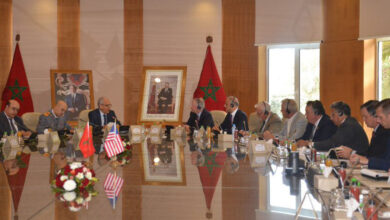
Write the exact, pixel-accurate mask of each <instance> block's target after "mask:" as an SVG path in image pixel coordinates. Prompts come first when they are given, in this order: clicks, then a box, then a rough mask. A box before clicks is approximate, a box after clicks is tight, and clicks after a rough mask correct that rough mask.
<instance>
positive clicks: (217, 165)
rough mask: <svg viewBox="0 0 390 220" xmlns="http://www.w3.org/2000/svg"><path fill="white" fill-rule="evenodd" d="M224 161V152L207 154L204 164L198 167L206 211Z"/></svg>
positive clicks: (209, 207)
mask: <svg viewBox="0 0 390 220" xmlns="http://www.w3.org/2000/svg"><path fill="white" fill-rule="evenodd" d="M225 160H226V153H225V152H218V153H217V152H212V151H211V152H208V153H206V155H205V164H204V165H203V166H200V167H198V171H199V176H200V181H201V182H202V187H203V193H204V197H205V200H206V206H207V209H208V210H210V209H211V201H212V200H213V196H214V192H215V187H216V186H217V183H218V180H219V177H220V176H221V171H222V168H223V165H224V163H225Z"/></svg>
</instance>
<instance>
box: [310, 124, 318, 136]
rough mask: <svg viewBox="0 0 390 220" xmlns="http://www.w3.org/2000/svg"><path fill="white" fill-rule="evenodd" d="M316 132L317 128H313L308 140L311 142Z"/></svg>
mask: <svg viewBox="0 0 390 220" xmlns="http://www.w3.org/2000/svg"><path fill="white" fill-rule="evenodd" d="M316 130H317V126H315V125H314V126H313V132H311V135H310V140H313V138H314V135H315V133H316Z"/></svg>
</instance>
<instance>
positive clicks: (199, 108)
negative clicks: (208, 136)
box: [185, 98, 214, 132]
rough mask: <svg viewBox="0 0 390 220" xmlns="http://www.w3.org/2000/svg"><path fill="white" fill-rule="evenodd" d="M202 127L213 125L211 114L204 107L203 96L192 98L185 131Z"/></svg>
mask: <svg viewBox="0 0 390 220" xmlns="http://www.w3.org/2000/svg"><path fill="white" fill-rule="evenodd" d="M201 127H203V128H204V129H206V128H207V127H210V128H212V127H214V121H213V116H212V115H211V114H210V112H208V111H207V110H206V109H205V103H204V100H203V98H194V100H192V105H191V113H190V118H189V119H188V121H187V124H186V125H185V128H186V131H187V132H193V131H194V129H200V128H201Z"/></svg>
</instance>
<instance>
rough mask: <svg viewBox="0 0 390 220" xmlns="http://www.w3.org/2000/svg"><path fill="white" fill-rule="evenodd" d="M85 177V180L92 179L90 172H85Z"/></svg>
mask: <svg viewBox="0 0 390 220" xmlns="http://www.w3.org/2000/svg"><path fill="white" fill-rule="evenodd" d="M85 177H86V178H87V179H89V180H91V179H92V173H91V172H87V173H86V174H85Z"/></svg>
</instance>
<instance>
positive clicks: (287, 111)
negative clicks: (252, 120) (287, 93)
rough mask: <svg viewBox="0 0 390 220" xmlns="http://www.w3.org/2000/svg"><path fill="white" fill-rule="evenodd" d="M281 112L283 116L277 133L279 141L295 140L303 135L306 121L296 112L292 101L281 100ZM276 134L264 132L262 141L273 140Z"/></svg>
mask: <svg viewBox="0 0 390 220" xmlns="http://www.w3.org/2000/svg"><path fill="white" fill-rule="evenodd" d="M281 112H282V114H283V118H284V119H285V120H284V121H283V126H282V131H281V132H280V133H279V139H281V140H296V139H298V138H299V137H301V136H302V135H303V133H305V128H306V125H307V120H306V118H305V116H304V115H303V114H302V113H300V112H299V111H298V105H297V103H296V102H295V100H293V99H284V100H282V106H281ZM275 135H276V134H272V133H271V132H269V131H266V132H264V139H265V140H269V139H274V138H275Z"/></svg>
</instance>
